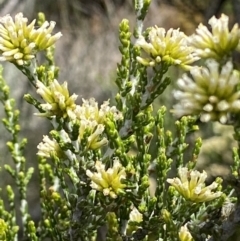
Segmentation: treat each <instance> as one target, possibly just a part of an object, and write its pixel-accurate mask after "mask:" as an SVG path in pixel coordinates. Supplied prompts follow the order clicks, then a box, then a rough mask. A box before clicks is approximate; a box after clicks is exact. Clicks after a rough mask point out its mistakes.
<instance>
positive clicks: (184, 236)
mask: <svg viewBox="0 0 240 241" xmlns="http://www.w3.org/2000/svg"><path fill="white" fill-rule="evenodd" d="M178 236H179V239H180V241H194V240H193V237H192V235H191V233H190V232H189V230H188V228H187V224H185V225H184V226H182V227H181V228H180V230H179V232H178Z"/></svg>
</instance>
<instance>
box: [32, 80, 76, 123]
mask: <svg viewBox="0 0 240 241" xmlns="http://www.w3.org/2000/svg"><path fill="white" fill-rule="evenodd" d="M36 85H37V93H38V94H39V95H41V97H42V98H43V100H45V102H46V103H44V104H41V105H40V106H41V108H42V109H43V110H44V111H45V112H44V113H40V114H38V115H39V116H47V117H52V116H60V117H64V118H66V117H69V118H70V119H74V118H75V114H74V111H75V108H76V104H75V100H76V99H77V95H75V94H73V95H71V96H70V95H69V91H68V86H67V82H64V83H63V84H62V85H60V84H59V83H58V81H57V80H54V81H53V82H52V83H51V84H50V85H49V86H45V85H44V84H43V83H42V82H40V81H37V84H36Z"/></svg>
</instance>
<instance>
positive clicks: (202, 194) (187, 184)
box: [167, 167, 222, 203]
mask: <svg viewBox="0 0 240 241" xmlns="http://www.w3.org/2000/svg"><path fill="white" fill-rule="evenodd" d="M178 174H179V178H178V177H176V178H168V179H167V182H168V183H170V184H171V185H172V186H173V187H174V188H175V189H176V190H177V191H178V193H179V194H181V195H182V196H183V197H184V198H185V199H187V200H190V201H192V202H196V203H198V202H207V201H211V200H213V199H216V198H218V197H220V196H221V195H222V192H220V191H216V192H212V190H214V189H216V188H217V187H218V183H217V182H213V183H212V184H211V185H209V186H206V184H205V181H206V178H207V173H206V172H205V171H203V172H202V173H200V172H199V171H197V170H191V171H189V170H188V168H186V167H180V168H179V170H178Z"/></svg>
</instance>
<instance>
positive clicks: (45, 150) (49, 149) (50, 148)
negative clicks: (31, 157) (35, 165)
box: [37, 136, 64, 158]
mask: <svg viewBox="0 0 240 241" xmlns="http://www.w3.org/2000/svg"><path fill="white" fill-rule="evenodd" d="M37 148H38V150H39V151H38V153H37V155H38V156H41V157H45V158H50V157H51V156H52V155H54V156H58V157H59V156H62V155H63V154H64V153H63V151H62V150H61V148H60V146H59V145H58V143H57V142H56V140H54V139H53V140H51V139H50V138H49V137H48V136H43V141H42V142H41V143H39V145H38V146H37Z"/></svg>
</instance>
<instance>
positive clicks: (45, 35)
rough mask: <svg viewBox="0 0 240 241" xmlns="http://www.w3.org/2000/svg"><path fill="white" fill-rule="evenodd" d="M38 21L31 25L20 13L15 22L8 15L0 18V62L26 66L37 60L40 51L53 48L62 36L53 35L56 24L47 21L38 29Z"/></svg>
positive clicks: (59, 34) (58, 34)
mask: <svg viewBox="0 0 240 241" xmlns="http://www.w3.org/2000/svg"><path fill="white" fill-rule="evenodd" d="M35 22H36V19H34V20H33V21H32V22H31V23H30V24H27V23H28V19H27V18H25V17H23V14H22V13H18V14H17V15H16V16H15V18H14V20H13V18H12V17H11V16H10V15H9V14H8V15H6V16H4V17H2V18H0V61H9V62H12V63H14V64H17V65H24V64H27V63H28V62H29V60H31V59H33V58H35V54H36V53H37V52H38V51H41V50H44V49H46V48H48V47H50V46H52V45H53V44H54V43H55V42H56V41H57V40H58V39H59V38H60V37H61V36H62V34H61V33H60V32H59V33H57V34H55V35H52V34H51V33H52V31H53V29H54V26H55V22H50V23H49V22H47V21H45V22H44V23H43V24H42V26H40V27H39V28H38V29H36V27H35Z"/></svg>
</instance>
